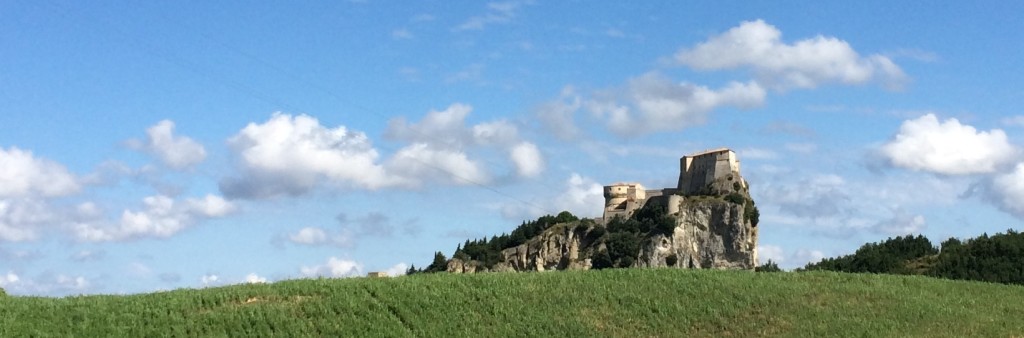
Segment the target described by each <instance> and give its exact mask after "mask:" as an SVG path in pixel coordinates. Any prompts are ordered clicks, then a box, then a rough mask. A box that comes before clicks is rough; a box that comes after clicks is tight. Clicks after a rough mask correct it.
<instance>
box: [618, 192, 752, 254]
mask: <svg viewBox="0 0 1024 338" xmlns="http://www.w3.org/2000/svg"><path fill="white" fill-rule="evenodd" d="M679 203H680V206H679V209H678V210H679V212H678V213H677V214H675V215H674V219H675V221H676V227H675V229H674V230H673V232H672V234H671V235H665V234H657V235H654V236H650V237H648V238H647V240H646V241H643V242H641V248H640V254H639V257H638V259H637V261H636V265H637V266H640V267H649V268H658V267H679V268H691V269H708V268H712V269H747V270H752V269H754V268H755V267H756V266H757V228H756V227H754V226H753V225H752V224H750V221H747V220H745V217H744V211H745V210H744V206H743V205H742V204H736V203H732V202H728V201H723V200H718V199H713V198H708V197H691V198H687V199H684V200H682V201H680V202H679Z"/></svg>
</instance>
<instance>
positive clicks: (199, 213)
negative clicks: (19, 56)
mask: <svg viewBox="0 0 1024 338" xmlns="http://www.w3.org/2000/svg"><path fill="white" fill-rule="evenodd" d="M142 204H143V208H142V209H141V210H137V211H132V210H124V211H123V212H122V213H121V217H120V219H118V220H117V221H116V222H109V221H106V220H103V219H95V218H92V217H86V216H79V217H81V218H82V219H79V220H77V221H75V222H74V224H73V225H72V230H73V231H74V234H75V236H76V237H77V238H78V239H79V240H82V241H89V242H105V241H120V240H129V239H139V238H167V237H170V236H173V235H174V234H177V233H178V232H180V231H182V230H184V229H186V228H188V227H191V226H192V225H194V224H195V223H197V222H199V221H201V220H204V219H209V218H216V217H223V216H225V215H227V214H229V213H231V212H233V211H234V210H235V206H234V205H233V204H232V203H230V202H228V201H225V200H224V199H223V198H221V197H218V196H213V195H207V196H206V197H204V198H201V199H194V198H189V199H186V200H185V201H184V202H183V203H181V202H179V201H175V200H174V199H173V198H171V197H168V196H164V195H155V196H149V197H146V198H143V200H142Z"/></svg>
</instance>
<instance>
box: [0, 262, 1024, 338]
mask: <svg viewBox="0 0 1024 338" xmlns="http://www.w3.org/2000/svg"><path fill="white" fill-rule="evenodd" d="M254 335H258V336H272V335H274V336H290V335H311V336H392V337H393V336H427V337H448V336H474V337H480V336H489V337H509V336H568V337H588V336H615V337H647V336H657V337H689V336H715V337H722V336H734V337H749V336H870V337H878V336H890V337H892V336H921V337H941V336H947V337H962V336H985V337H1014V336H1016V337H1021V336H1024V287H1022V286H1011V285H1000V284H988V283H979V282H964V281H950V280H941V279H933V278H928V277H921V276H892V275H865V274H843V273H830V272H807V273H752V272H739V271H707V270H697V271H695V270H672V269H665V270H645V269H621V270H604V271H585V272H583V271H580V272H549V273H521V274H511V273H492V274H480V275H448V274H430V275H413V276H407V277H399V278H379V279H370V278H355V279H318V280H293V281H283V282H278V283H273V284H265V285H236V286H227V287H220V288H210V289H202V290H176V291H170V292H160V293H153V294H142V295H130V296H82V297H68V298H60V299H55V298H35V297H5V298H0V336H3V337H31V336H130V337H148V336H254Z"/></svg>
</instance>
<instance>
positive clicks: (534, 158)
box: [510, 142, 544, 177]
mask: <svg viewBox="0 0 1024 338" xmlns="http://www.w3.org/2000/svg"><path fill="white" fill-rule="evenodd" d="M510 152H511V157H512V163H514V164H515V165H516V173H518V174H519V176H522V177H536V176H537V175H540V173H541V171H544V158H543V157H542V156H541V154H540V149H537V146H536V145H534V144H533V143H530V142H521V143H519V144H517V145H515V146H513V147H512V149H511V151H510Z"/></svg>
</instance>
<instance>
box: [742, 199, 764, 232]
mask: <svg viewBox="0 0 1024 338" xmlns="http://www.w3.org/2000/svg"><path fill="white" fill-rule="evenodd" d="M743 220H745V221H748V222H750V224H751V225H753V226H755V227H756V226H757V223H758V222H760V221H761V212H760V211H758V210H757V206H755V205H754V200H750V203H747V205H745V206H743Z"/></svg>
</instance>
